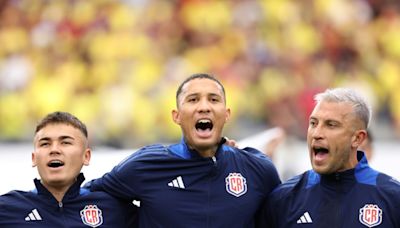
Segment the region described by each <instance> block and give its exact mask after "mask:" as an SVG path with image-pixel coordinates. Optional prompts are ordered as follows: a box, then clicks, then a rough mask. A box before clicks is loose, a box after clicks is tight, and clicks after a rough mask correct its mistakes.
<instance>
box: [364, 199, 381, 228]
mask: <svg viewBox="0 0 400 228" xmlns="http://www.w3.org/2000/svg"><path fill="white" fill-rule="evenodd" d="M382 213H383V211H382V209H380V208H379V207H378V205H376V204H365V205H364V207H362V208H360V216H359V220H360V222H361V223H362V224H364V225H365V226H367V227H374V226H377V225H379V224H381V223H382Z"/></svg>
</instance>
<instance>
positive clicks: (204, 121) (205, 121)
mask: <svg viewBox="0 0 400 228" xmlns="http://www.w3.org/2000/svg"><path fill="white" fill-rule="evenodd" d="M197 122H198V123H210V122H211V121H210V120H199V121H197Z"/></svg>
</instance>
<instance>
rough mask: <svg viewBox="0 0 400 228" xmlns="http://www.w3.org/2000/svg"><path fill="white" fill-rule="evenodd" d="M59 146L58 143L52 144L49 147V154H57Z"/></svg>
mask: <svg viewBox="0 0 400 228" xmlns="http://www.w3.org/2000/svg"><path fill="white" fill-rule="evenodd" d="M59 153H60V146H59V144H58V143H52V144H51V147H50V154H59Z"/></svg>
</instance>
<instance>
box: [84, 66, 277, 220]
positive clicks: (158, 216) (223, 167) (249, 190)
mask: <svg viewBox="0 0 400 228" xmlns="http://www.w3.org/2000/svg"><path fill="white" fill-rule="evenodd" d="M176 103H177V108H176V109H175V110H173V111H172V119H173V121H174V122H175V123H176V124H178V125H179V126H180V127H181V129H182V133H183V137H182V140H181V142H179V143H177V144H173V145H169V146H163V145H158V144H156V145H150V146H145V147H143V148H142V149H140V150H139V151H137V152H136V153H133V154H132V155H131V156H129V157H128V158H127V159H125V160H124V161H123V162H122V163H120V164H119V165H117V166H116V167H114V169H113V170H112V171H111V172H109V173H107V174H105V175H104V176H103V177H102V178H100V179H96V180H94V181H93V182H91V183H90V184H91V189H92V190H104V191H106V192H108V193H110V194H112V195H114V196H116V197H121V198H123V199H125V200H126V201H128V202H130V201H132V200H133V199H137V200H140V202H141V204H140V209H139V224H140V225H139V226H143V227H174V228H179V227H185V228H186V227H240V228H243V227H253V226H254V224H255V216H256V214H257V211H258V210H259V209H260V206H261V205H262V202H263V201H265V199H266V197H267V195H268V194H269V193H270V192H271V191H272V189H274V188H275V187H276V186H277V185H278V184H279V183H280V179H279V177H278V174H277V171H276V169H275V167H274V166H273V164H272V163H271V161H270V159H269V158H268V157H267V156H265V155H263V154H262V153H261V152H259V151H258V150H255V149H252V148H245V149H243V150H241V149H238V148H235V147H231V146H228V145H226V144H223V142H224V140H221V138H222V137H221V136H222V131H223V127H224V125H225V123H226V122H227V121H228V119H229V117H230V109H229V108H227V107H226V99H225V90H224V87H223V85H222V84H221V83H220V82H219V81H218V80H217V79H216V78H215V77H213V76H211V75H208V74H194V75H192V76H190V77H189V78H187V79H186V80H185V81H183V83H182V84H181V85H180V86H179V88H178V90H177V93H176Z"/></svg>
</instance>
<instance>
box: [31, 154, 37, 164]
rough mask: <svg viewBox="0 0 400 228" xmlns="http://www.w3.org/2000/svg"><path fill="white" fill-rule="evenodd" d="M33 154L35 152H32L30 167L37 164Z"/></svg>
mask: <svg viewBox="0 0 400 228" xmlns="http://www.w3.org/2000/svg"><path fill="white" fill-rule="evenodd" d="M35 154H36V153H35V152H32V167H36V165H37V162H36V156H35Z"/></svg>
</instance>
